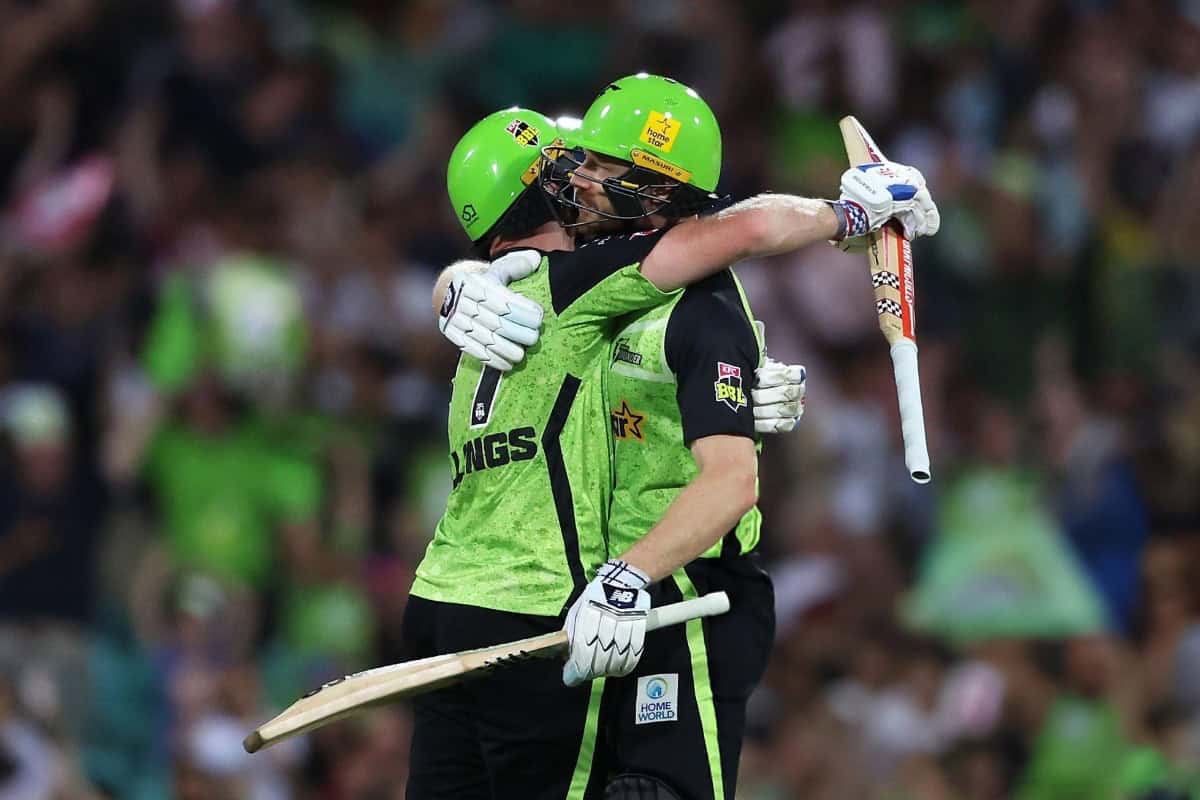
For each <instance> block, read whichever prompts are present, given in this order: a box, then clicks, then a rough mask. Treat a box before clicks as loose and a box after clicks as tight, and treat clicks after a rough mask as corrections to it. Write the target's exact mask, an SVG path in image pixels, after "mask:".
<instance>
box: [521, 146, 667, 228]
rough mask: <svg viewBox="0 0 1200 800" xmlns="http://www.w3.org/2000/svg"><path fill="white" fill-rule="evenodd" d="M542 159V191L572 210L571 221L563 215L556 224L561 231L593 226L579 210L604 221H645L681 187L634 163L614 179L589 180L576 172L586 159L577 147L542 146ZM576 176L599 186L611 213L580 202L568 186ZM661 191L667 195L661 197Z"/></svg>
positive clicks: (560, 204) (663, 207)
mask: <svg viewBox="0 0 1200 800" xmlns="http://www.w3.org/2000/svg"><path fill="white" fill-rule="evenodd" d="M542 156H543V158H542V170H541V174H540V175H539V176H538V180H539V182H540V184H541V186H542V189H543V191H544V192H545V194H546V196H547V197H548V198H550V199H551V200H553V201H555V202H556V203H557V204H558V205H559V206H562V207H565V208H568V209H572V210H573V213H572V219H570V220H564V218H563V217H562V216H560V217H559V224H560V225H562V226H563V227H564V228H574V227H579V226H582V225H589V224H594V223H595V220H588V221H584V222H580V221H578V218H579V212H580V211H589V212H591V213H593V214H595V215H596V216H599V217H602V218H604V219H611V220H617V221H619V222H633V221H635V220H639V219H645V218H646V217H649V216H651V215H653V214H658V213H660V212H662V211H663V210H664V209H666V208H667V207H668V206H669V205H670V204H671V202H672V198H671V196H670V195H671V194H673V193H674V190H675V189H677V188H678V187H679V186H680V184H679V183H678V182H677V181H675V180H673V179H670V178H665V177H664V176H662V175H659V174H658V173H656V172H652V171H651V170H648V169H643V168H642V167H639V166H636V165H634V164H630V165H629V169H628V170H626V171H625V172H624V173H622V174H621V175H618V176H616V177H611V178H595V177H592V176H591V175H588V174H587V173H584V172H580V171H579V168H580V167H581V166H583V162H584V159H585V155H584V151H583V148H580V147H575V148H568V147H565V146H563V145H562V144H561V143H555V144H552V145H548V146H546V147H543V148H542ZM576 176H578V177H579V178H582V179H583V180H586V181H591V182H592V183H597V184H599V185H600V186H601V187H602V188H603V189H604V194H605V196H607V197H608V199H609V201H610V202H611V203H612V208H613V210H612V211H603V210H601V209H599V208H596V207H594V206H590V205H588V204H586V203H584V202H582V201H580V200H579V197H578V194H577V193H576V191H575V188H574V187H573V186H572V185H571V179H572V178H573V177H576ZM661 181H665V182H661ZM664 192H666V193H668V195H667V196H666V197H663V196H660V195H661V194H662V193H664Z"/></svg>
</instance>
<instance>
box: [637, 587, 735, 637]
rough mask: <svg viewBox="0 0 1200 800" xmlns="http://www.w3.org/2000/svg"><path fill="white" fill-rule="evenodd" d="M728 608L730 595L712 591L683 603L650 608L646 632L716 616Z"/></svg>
mask: <svg viewBox="0 0 1200 800" xmlns="http://www.w3.org/2000/svg"><path fill="white" fill-rule="evenodd" d="M728 610H729V595H727V594H725V593H724V592H711V593H709V594H706V595H703V596H702V597H697V598H694V599H692V600H684V601H683V602H682V603H672V604H671V605H669V606H659V607H658V608H652V609H650V613H649V614H647V615H646V632H647V633H649V632H650V631H656V630H658V629H659V628H669V627H671V626H672V625H678V624H680V623H682V622H687V621H688V620H692V619H700V618H701V617H715V616H717V615H719V614H724V613H725V612H726V611H728Z"/></svg>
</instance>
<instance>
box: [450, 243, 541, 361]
mask: <svg viewBox="0 0 1200 800" xmlns="http://www.w3.org/2000/svg"><path fill="white" fill-rule="evenodd" d="M512 255H517V254H512ZM505 258H508V256H505ZM502 260H503V259H500V261H502ZM500 261H497V262H495V263H494V264H493V265H492V268H495V266H496V264H498V263H500ZM526 263H527V262H526V261H520V262H518V263H517V265H516V266H518V267H521V268H522V269H524V266H525V265H526ZM514 274H519V272H517V271H515V270H514V269H511V268H505V269H503V270H501V277H506V278H507V277H510V276H511V275H514ZM525 274H528V273H525ZM520 277H524V275H520ZM542 317H543V311H542V307H541V306H540V305H538V304H537V303H535V302H533V301H532V300H529V299H528V298H526V297H522V296H521V295H519V294H517V293H516V292H514V291H512V290H511V289H509V288H508V287H507V286H505V285H504V283H503V282H502V281H501V280H500V278H498V277H497V275H496V274H493V271H492V269H489V270H488V271H487V272H482V273H473V272H466V271H460V272H455V273H454V274H453V277H452V278H451V281H450V284H449V286H448V287H447V288H446V297H445V300H444V302H443V303H442V311H441V314H440V315H439V317H438V327H439V328H440V329H441V331H442V333H443V334H444V335H445V337H446V338H447V339H449V340H450V341H451V342H453V343H454V346H455V347H457V348H458V349H459V350H461V351H463V352H464V353H466V354H467V355H470V356H473V357H475V358H477V359H479V360H480V361H481V362H483V364H484V366H488V367H493V368H495V369H498V370H500V371H501V372H507V371H509V370H511V369H512V368H513V366H514V365H515V364H517V363H519V362H520V361H521V360H522V359H523V358H525V349H526V348H528V347H531V346H533V345H534V344H536V343H537V340H538V336H539V335H540V329H541V325H542Z"/></svg>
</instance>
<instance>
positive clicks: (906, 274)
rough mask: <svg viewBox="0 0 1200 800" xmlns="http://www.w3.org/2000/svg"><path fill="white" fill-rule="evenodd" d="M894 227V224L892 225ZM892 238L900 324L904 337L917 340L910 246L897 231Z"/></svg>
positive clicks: (915, 299)
mask: <svg viewBox="0 0 1200 800" xmlns="http://www.w3.org/2000/svg"><path fill="white" fill-rule="evenodd" d="M893 224H894V225H895V223H893ZM897 227H898V226H897ZM893 233H894V234H895V235H894V236H893V237H892V238H893V239H895V240H896V263H897V264H898V265H899V267H900V269H899V272H900V322H901V323H902V324H903V326H904V327H903V329H904V335H905V336H907V337H908V338H909V339H912V340H913V341H914V342H915V341H916V340H917V289H916V286H915V285H914V283H913V263H912V246H911V245H910V244H909V241H908V239H905V238H904V234H902V233H901V232H900V231H898V230H894V231H893Z"/></svg>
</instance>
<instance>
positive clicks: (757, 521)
mask: <svg viewBox="0 0 1200 800" xmlns="http://www.w3.org/2000/svg"><path fill="white" fill-rule="evenodd" d="M753 320H754V318H753V316H752V314H751V312H750V306H749V304H748V303H747V302H746V297H745V294H744V293H743V292H742V287H741V284H740V283H738V280H737V278H736V277H735V276H734V274H733V272H732V270H725V271H724V272H721V273H718V274H716V275H714V276H712V277H711V278H708V279H706V280H704V281H701V282H699V283H696V284H694V285H692V286H690V287H688V289H687V290H686V291H684V292H682V293H681V294H679V295H677V296H676V297H674V298H673V299H672V300H671V301H669V302H667V303H664V304H661V305H659V306H656V307H653V308H649V309H646V310H643V311H640V312H639V313H637V314H634V315H630V316H627V317H625V318H624V319H623V320H622V328H621V330H620V332H619V333H618V334H617V337H616V341H615V343H614V346H613V352H612V357H611V359H610V367H609V377H608V404H609V408H610V409H611V423H612V433H613V439H614V444H615V474H616V486H615V488H614V490H613V499H612V512H611V514H610V515H609V522H608V524H609V548H610V550H611V551H612V553H613V555H614V556H616V555H619V554H620V553H622V552H624V551H625V550H626V549H627V548H628V547H629V546H630V545H632V544H633V543H634V542H635V541H637V540H638V539H639V538H641V537H642V536H644V535H645V534H646V532H647V531H649V530H650V528H652V527H653V526H654V524H655V523H657V522H658V521H659V520H660V519H661V518H662V516H663V514H664V513H666V510H667V507H668V506H669V505H670V504H671V503H672V501H674V499H675V497H676V496H677V495H678V494H679V492H680V491H681V490H682V489H683V487H684V486H686V485H687V484H688V483H689V482H691V480H692V479H693V478H694V477H695V476H696V474H697V472H698V469H697V467H696V462H695V460H694V459H693V457H692V453H691V450H690V449H689V446H690V445H691V443H692V442H693V441H695V440H696V439H700V438H703V437H705V436H716V435H720V434H731V435H735V436H746V437H749V438H751V439H754V438H757V437H756V435H755V432H754V410H753V408H752V406H751V401H750V387H751V386H753V384H754V370H755V369H756V368H757V367H758V364H759V358H760V354H761V352H762V347H761V343H760V342H759V341H758V339H757V333H756V330H755V328H754V321H753ZM761 523H762V515H761V514H760V513H759V511H758V508H753V509H751V510H750V511H748V512H747V513H746V514H745V516H743V517H742V519H741V521H740V522H739V523H738V524H737V526H736V528H735V529H734V530H732V531H730V533H729V535H726V536H725V537H724V539H723V541H722V542H718V543H717V544H715V545H713V546H712V547H711V548H710V549H709V550H708V552H706V553H705V554H704V555H705V556H706V557H715V556H719V555H721V554H722V552H726V553H728V552H729V550H728V549H724V550H723V548H729V549H733V552H734V553H735V554H736V553H746V552H749V551H750V550H752V549H754V547H755V546H756V545H757V544H758V538H759V528H760V527H761Z"/></svg>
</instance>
